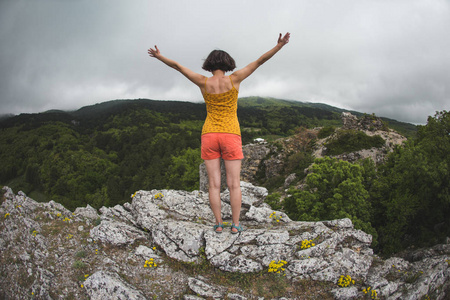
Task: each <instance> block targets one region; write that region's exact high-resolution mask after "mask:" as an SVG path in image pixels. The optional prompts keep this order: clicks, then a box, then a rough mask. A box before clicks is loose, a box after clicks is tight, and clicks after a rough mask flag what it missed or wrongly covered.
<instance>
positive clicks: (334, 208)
mask: <svg viewBox="0 0 450 300" xmlns="http://www.w3.org/2000/svg"><path fill="white" fill-rule="evenodd" d="M373 170H374V164H373V163H370V162H369V161H366V162H365V163H364V164H362V165H361V164H356V163H355V164H352V163H349V162H346V161H343V160H338V159H335V158H330V157H325V158H321V159H316V161H315V163H314V164H313V165H312V166H311V169H310V173H309V174H308V176H307V177H306V186H305V188H304V189H303V190H295V189H293V190H290V194H291V197H290V199H289V200H287V202H288V203H287V204H288V205H287V207H289V206H290V207H291V208H292V204H293V202H294V201H295V208H296V212H295V214H296V215H294V216H293V217H294V219H297V220H305V221H320V220H331V219H341V218H349V219H351V220H352V222H353V224H354V225H355V228H358V229H362V230H364V231H365V232H367V233H370V234H372V235H373V236H374V241H376V237H377V233H376V231H375V229H374V228H373V227H372V225H371V212H372V207H371V203H370V201H369V192H368V190H367V189H366V186H365V183H366V184H367V182H369V181H371V180H370V178H369V177H368V175H371V174H373Z"/></svg>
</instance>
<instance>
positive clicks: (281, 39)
mask: <svg viewBox="0 0 450 300" xmlns="http://www.w3.org/2000/svg"><path fill="white" fill-rule="evenodd" d="M290 37H291V34H290V33H289V32H288V33H286V34H285V35H284V36H283V37H282V34H281V33H280V36H279V37H278V45H281V47H283V46H284V45H286V44H287V43H289V38H290Z"/></svg>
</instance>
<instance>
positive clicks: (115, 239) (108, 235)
mask: <svg viewBox="0 0 450 300" xmlns="http://www.w3.org/2000/svg"><path fill="white" fill-rule="evenodd" d="M90 234H91V237H92V238H93V239H94V240H95V241H101V242H103V243H108V244H112V245H116V246H121V245H127V244H131V243H133V242H134V241H136V240H139V239H146V238H147V237H146V234H145V232H144V231H142V230H139V229H137V228H136V227H133V226H130V225H127V224H124V223H121V222H117V221H102V222H101V223H100V225H98V226H96V227H94V228H92V229H91V231H90Z"/></svg>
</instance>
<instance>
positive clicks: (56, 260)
mask: <svg viewBox="0 0 450 300" xmlns="http://www.w3.org/2000/svg"><path fill="white" fill-rule="evenodd" d="M242 190H243V197H247V198H248V201H247V202H246V205H245V206H246V207H244V208H243V211H245V214H243V215H242V218H241V220H242V223H243V225H244V227H245V230H244V231H243V232H241V233H239V234H231V232H230V228H229V226H228V227H225V228H224V232H223V233H221V234H217V233H215V232H214V231H213V229H212V225H213V224H214V223H213V218H211V211H210V208H209V203H208V195H207V194H205V193H202V192H198V191H194V192H185V191H173V190H160V191H157V190H153V191H138V192H137V193H136V194H135V195H134V196H133V197H132V201H131V203H128V204H125V205H123V206H120V205H118V206H115V207H112V208H102V209H101V211H100V213H101V215H100V217H101V219H102V222H101V223H100V224H99V225H98V226H96V227H93V225H92V224H87V222H86V219H90V220H93V219H94V218H95V217H96V215H95V214H94V211H93V209H92V208H90V207H86V208H79V209H77V210H76V213H74V216H72V215H71V214H69V213H70V212H69V211H67V210H66V209H64V208H63V207H61V206H60V205H57V204H55V203H54V202H51V203H38V202H36V201H34V200H32V199H30V198H28V197H27V196H26V195H25V194H23V193H18V194H17V195H15V194H14V193H13V192H12V191H11V190H10V189H9V188H5V189H4V195H3V201H2V202H1V204H0V215H2V216H4V217H3V222H2V223H1V226H2V230H1V231H0V250H1V251H0V253H1V259H2V261H3V262H5V264H4V265H2V269H1V271H2V274H5V275H6V276H4V277H2V283H0V288H1V289H0V290H1V291H5V293H6V294H5V295H6V297H9V298H14V297H18V298H27V297H29V292H30V291H32V292H33V293H34V295H35V297H37V298H42V299H47V298H48V297H49V295H50V294H51V293H54V291H53V289H55V285H56V286H57V289H58V291H59V292H60V293H61V297H75V298H77V299H85V298H86V294H87V295H88V296H89V297H90V298H91V299H101V298H102V297H106V298H110V297H116V299H143V298H141V297H144V295H145V297H148V296H149V295H150V296H158V297H162V298H169V299H170V298H176V299H179V298H180V297H183V295H184V299H203V297H204V298H214V297H216V298H224V297H228V298H230V299H245V298H246V297H247V298H252V296H251V295H246V294H245V293H244V294H241V293H240V292H239V291H233V292H231V291H230V290H228V291H227V290H226V289H225V288H223V287H217V286H213V285H211V284H209V283H208V282H207V280H206V279H204V278H200V277H196V278H192V279H190V280H188V276H187V275H186V274H182V273H180V272H177V271H173V270H171V268H170V263H167V260H168V258H167V256H168V257H170V258H171V259H174V260H179V261H183V262H188V263H210V264H211V265H212V266H214V267H216V268H218V269H220V270H222V271H227V272H239V273H251V272H259V271H264V270H267V268H268V266H269V265H270V263H271V262H272V261H275V262H278V261H281V260H283V261H286V265H285V266H284V268H285V274H286V278H288V280H292V281H295V280H297V279H307V280H318V281H327V282H329V283H332V284H336V283H337V281H338V279H339V277H340V276H341V275H350V276H351V277H352V278H353V279H355V280H356V282H357V283H356V285H355V286H350V287H347V288H337V289H335V290H333V292H332V293H333V295H334V297H335V298H336V299H352V298H355V299H358V298H361V297H364V295H362V292H361V290H362V288H363V287H367V286H370V287H371V288H372V289H375V290H376V291H377V293H378V297H379V298H386V299H421V298H423V297H425V295H430V294H433V295H436V297H435V298H436V299H444V298H445V297H446V296H447V295H446V291H448V290H449V288H450V286H449V285H450V283H449V282H450V266H449V263H448V262H449V259H450V245H448V244H443V245H438V246H435V247H432V248H429V249H426V250H418V251H413V252H410V253H409V254H408V255H407V256H406V257H405V258H400V257H392V258H389V259H387V260H382V259H381V258H379V257H377V256H376V255H374V254H373V250H372V249H371V248H370V245H371V242H372V237H371V236H370V235H368V234H366V233H365V232H363V231H361V230H356V229H354V227H353V224H352V222H351V221H350V220H349V219H341V220H329V221H322V222H301V221H291V220H290V219H289V218H287V216H285V215H284V214H283V213H282V212H279V211H275V215H277V216H282V218H281V219H280V220H281V221H280V222H276V221H275V220H274V218H270V215H272V214H273V213H274V211H273V210H272V209H270V207H269V206H267V205H266V204H264V203H261V202H262V200H263V199H264V197H265V193H266V191H265V189H262V188H258V187H253V186H252V185H251V184H245V185H244V188H243V189H242ZM222 195H223V196H224V195H226V193H223V194H222ZM222 205H223V207H225V210H227V209H229V204H228V203H226V201H223V202H222ZM227 205H228V206H227ZM6 214H9V215H6ZM58 214H59V216H58ZM63 217H64V218H65V217H68V218H69V217H70V218H73V220H71V221H70V222H69V221H64V222H63ZM73 223H75V224H73ZM64 224H67V225H64ZM81 227H82V229H81V230H80V229H79V228H81ZM88 230H90V236H86V232H87V231H88ZM70 235H72V236H74V238H73V239H72V238H71V237H70ZM75 236H77V239H78V240H75ZM77 241H78V242H77ZM79 241H82V242H79ZM93 241H97V243H93ZM155 245H157V247H158V250H157V251H155V250H153V249H152V248H153V246H155ZM97 249H98V250H99V251H98V253H97ZM161 252H163V253H161ZM164 253H165V254H164ZM78 255H80V256H78ZM84 256H87V257H89V258H87V257H86V259H85V258H83V257H84ZM152 258H153V259H154V260H155V261H156V260H157V261H158V267H156V268H152V267H144V262H146V261H147V260H150V259H152ZM75 260H76V261H77V264H78V266H83V264H84V266H87V264H89V268H90V269H93V270H103V271H97V272H96V273H94V275H91V276H90V277H89V278H88V279H87V280H86V282H84V286H85V288H84V289H83V292H82V291H81V290H80V285H79V283H77V282H74V281H73V279H72V278H73V277H71V276H65V277H61V275H60V272H58V271H57V270H58V269H65V268H70V267H71V266H72V267H73V266H74V261H75ZM18 273H23V274H25V276H22V277H21V278H30V284H29V286H28V287H21V286H18V285H17V284H16V281H17V274H18ZM118 274H120V276H119V275H118ZM126 278H128V279H131V278H133V279H132V280H124V279H126ZM31 279H32V280H33V281H31ZM165 284H170V286H171V290H172V291H173V292H171V293H172V294H170V295H169V294H168V293H167V292H166V291H159V294H158V293H156V291H155V290H154V289H155V288H157V287H158V286H159V285H163V286H164V285H165ZM62 287H64V288H62ZM188 287H189V288H191V290H192V291H194V293H198V294H199V295H200V296H192V295H185V293H186V289H187V288H188ZM206 290H208V291H209V292H211V291H212V294H207V293H206V292H205V291H206ZM358 291H359V293H358ZM230 292H231V293H230ZM236 292H237V293H238V294H236ZM111 295H112V296H111ZM175 295H176V296H175ZM2 296H3V294H2Z"/></svg>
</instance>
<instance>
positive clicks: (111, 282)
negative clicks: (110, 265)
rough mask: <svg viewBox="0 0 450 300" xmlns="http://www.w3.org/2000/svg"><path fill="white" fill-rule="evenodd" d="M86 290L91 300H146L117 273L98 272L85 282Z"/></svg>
mask: <svg viewBox="0 0 450 300" xmlns="http://www.w3.org/2000/svg"><path fill="white" fill-rule="evenodd" d="M84 288H85V290H86V292H87V293H88V295H89V297H90V299H91V300H104V299H120V300H131V299H133V300H141V299H142V300H145V299H146V298H145V297H144V295H143V294H142V293H141V292H140V291H139V290H137V289H135V288H134V287H132V286H131V285H130V284H128V283H126V282H125V281H123V280H122V279H121V278H120V276H119V275H117V274H116V273H111V272H106V271H98V272H95V273H94V274H92V275H91V276H89V277H88V278H87V279H86V281H85V282H84Z"/></svg>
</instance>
